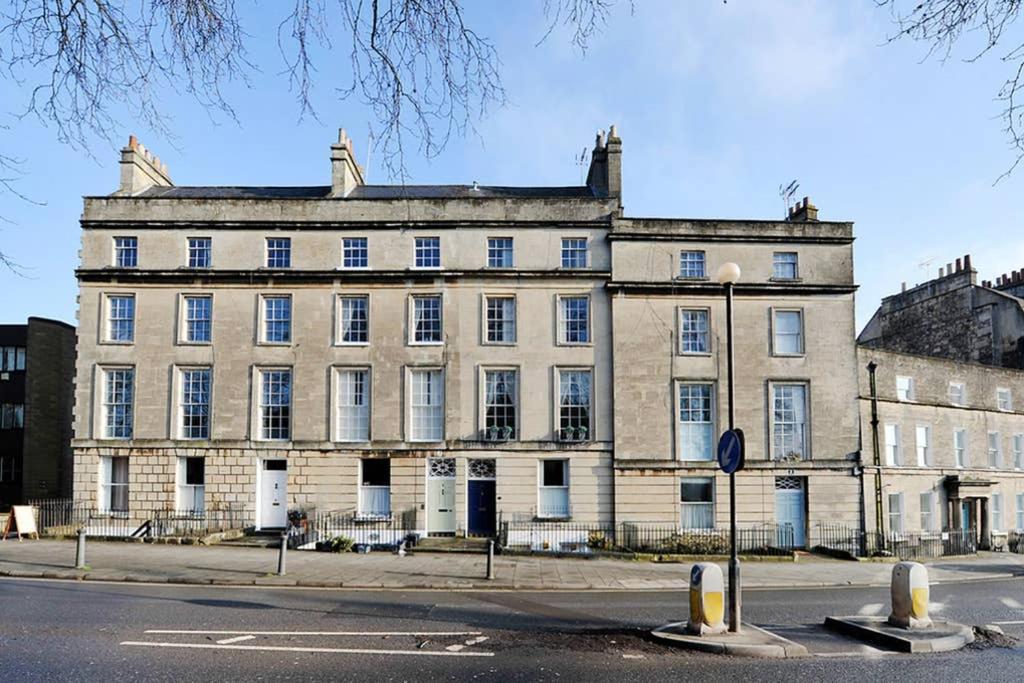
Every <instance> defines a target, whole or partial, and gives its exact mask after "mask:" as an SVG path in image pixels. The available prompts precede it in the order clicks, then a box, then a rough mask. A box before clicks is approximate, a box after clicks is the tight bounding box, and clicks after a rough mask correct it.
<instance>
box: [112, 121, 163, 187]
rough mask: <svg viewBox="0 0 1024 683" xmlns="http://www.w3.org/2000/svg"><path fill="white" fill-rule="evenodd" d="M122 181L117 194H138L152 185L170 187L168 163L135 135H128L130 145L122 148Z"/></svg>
mask: <svg viewBox="0 0 1024 683" xmlns="http://www.w3.org/2000/svg"><path fill="white" fill-rule="evenodd" d="M120 167H121V168H120V173H121V183H120V186H119V187H118V189H117V192H116V193H115V194H118V195H136V194H139V193H140V192H143V191H145V190H146V189H147V188H150V187H154V186H157V187H169V186H172V185H174V183H172V182H171V177H170V174H169V173H168V172H167V164H165V163H163V162H161V161H160V158H159V157H157V156H156V155H154V154H153V153H152V152H150V151H149V150H148V149H146V146H145V145H143V144H142V143H141V142H139V139H138V138H137V137H135V136H134V135H129V136H128V146H127V147H125V148H124V149H122V150H121V163H120Z"/></svg>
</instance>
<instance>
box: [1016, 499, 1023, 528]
mask: <svg viewBox="0 0 1024 683" xmlns="http://www.w3.org/2000/svg"><path fill="white" fill-rule="evenodd" d="M1017 529H1018V531H1019V530H1024V493H1018V494H1017Z"/></svg>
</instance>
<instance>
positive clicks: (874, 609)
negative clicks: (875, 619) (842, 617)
mask: <svg viewBox="0 0 1024 683" xmlns="http://www.w3.org/2000/svg"><path fill="white" fill-rule="evenodd" d="M884 606H885V605H883V604H882V603H880V602H871V603H868V604H866V605H864V606H863V607H861V608H860V609H859V610H857V614H859V615H860V616H862V617H871V616H874V615H876V614H878V613H879V612H881V611H882V608H883V607H884Z"/></svg>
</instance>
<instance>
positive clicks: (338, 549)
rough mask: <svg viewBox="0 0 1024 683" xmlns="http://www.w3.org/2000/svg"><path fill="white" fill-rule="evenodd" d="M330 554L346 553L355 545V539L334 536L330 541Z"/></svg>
mask: <svg viewBox="0 0 1024 683" xmlns="http://www.w3.org/2000/svg"><path fill="white" fill-rule="evenodd" d="M330 543H331V552H333V553H347V552H349V551H350V550H352V546H353V545H355V539H352V538H349V537H348V536H335V537H334V538H332V539H331V540H330Z"/></svg>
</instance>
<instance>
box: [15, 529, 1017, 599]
mask: <svg viewBox="0 0 1024 683" xmlns="http://www.w3.org/2000/svg"><path fill="white" fill-rule="evenodd" d="M277 555H278V551H277V550H276V549H273V548H246V547H230V546H199V545H153V544H144V543H118V542H101V541H89V543H88V546H87V549H86V562H87V564H88V566H89V569H88V570H77V569H75V568H74V564H75V562H74V560H75V543H74V541H70V540H69V541H60V540H50V539H42V540H26V541H23V542H15V541H4V542H0V576H12V577H27V578H33V577H44V576H50V577H54V578H71V579H88V580H105V581H130V582H158V583H165V582H171V583H182V584H192V585H210V584H214V583H215V584H217V585H254V584H256V585H285V586H294V585H297V584H302V585H323V586H344V587H346V588H379V587H382V586H384V587H387V588H396V589H397V588H420V589H428V588H432V589H480V588H493V589H505V590H508V589H537V590H576V589H580V590H584V589H586V590H589V589H602V590H639V591H659V590H667V589H669V590H671V589H680V590H685V589H686V588H687V587H688V586H689V565H688V564H681V563H654V562H636V561H627V560H618V559H605V558H600V559H597V558H590V559H584V558H572V557H568V558H567V557H543V556H537V555H531V556H498V557H496V558H495V579H494V580H493V581H488V580H487V579H486V578H485V576H486V560H485V558H483V557H482V556H480V555H459V554H454V553H446V554H444V555H435V554H421V555H415V554H412V555H408V556H406V557H399V556H397V555H396V554H394V553H386V552H375V553H369V554H365V555H363V554H355V553H345V554H332V553H317V552H312V551H297V550H292V551H289V552H288V562H287V565H288V566H287V576H285V577H278V576H276V570H277ZM927 566H928V573H929V577H930V579H931V583H932V584H933V585H941V584H942V583H947V582H963V581H982V580H991V579H1003V578H1009V577H1013V576H1024V555H1013V554H1008V553H982V554H979V555H978V556H977V557H972V558H955V559H951V560H939V561H936V562H932V563H928V565H927ZM891 572H892V565H890V564H884V563H873V562H848V561H841V560H832V559H817V558H803V559H801V561H800V562H798V563H793V562H750V563H746V564H744V565H743V586H744V588H745V589H759V588H800V587H805V588H806V587H835V586H888V585H889V581H890V576H891Z"/></svg>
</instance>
